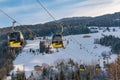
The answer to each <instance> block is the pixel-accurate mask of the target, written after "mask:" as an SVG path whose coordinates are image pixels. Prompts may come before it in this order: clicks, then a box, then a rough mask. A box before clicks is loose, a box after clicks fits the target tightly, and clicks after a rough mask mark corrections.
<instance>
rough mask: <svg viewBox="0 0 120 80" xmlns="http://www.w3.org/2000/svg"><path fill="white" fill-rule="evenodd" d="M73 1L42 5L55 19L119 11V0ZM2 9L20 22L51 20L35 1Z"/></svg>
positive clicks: (58, 1) (59, 0)
mask: <svg viewBox="0 0 120 80" xmlns="http://www.w3.org/2000/svg"><path fill="white" fill-rule="evenodd" d="M74 1H75V2H73V0H63V1H62V0H53V2H49V3H48V2H44V6H45V7H46V8H47V9H48V10H49V11H50V13H51V14H52V15H53V16H54V17H55V18H56V19H61V18H65V17H77V16H93V17H94V16H99V15H103V14H108V13H114V12H118V11H120V9H119V8H120V5H119V4H120V0H83V1H77V0H74ZM2 9H3V10H4V11H5V12H7V13H8V14H9V15H10V16H12V17H13V18H15V19H16V20H18V21H19V22H20V23H22V24H38V23H44V22H48V21H52V20H53V19H52V18H51V17H50V16H49V15H48V14H47V13H46V12H45V11H44V9H43V8H41V6H40V5H39V4H38V3H37V2H36V3H35V2H34V3H29V4H26V5H19V6H15V7H4V8H2ZM4 21H5V20H4Z"/></svg>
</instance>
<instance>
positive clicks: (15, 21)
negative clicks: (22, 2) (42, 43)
mask: <svg viewBox="0 0 120 80" xmlns="http://www.w3.org/2000/svg"><path fill="white" fill-rule="evenodd" d="M0 12H2V13H3V14H4V15H6V16H7V17H9V18H10V19H11V20H13V22H14V23H18V24H19V25H21V26H22V24H21V23H20V22H18V21H17V20H16V19H14V18H12V17H11V16H9V15H8V14H7V13H6V12H4V11H3V10H2V9H0ZM24 28H26V29H27V30H28V31H30V32H31V33H33V34H35V35H36V36H39V35H38V34H36V33H35V32H33V31H32V30H31V29H29V28H28V27H27V26H25V27H24ZM12 29H13V27H12Z"/></svg>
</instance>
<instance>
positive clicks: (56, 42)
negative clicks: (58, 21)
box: [52, 34, 63, 48]
mask: <svg viewBox="0 0 120 80" xmlns="http://www.w3.org/2000/svg"><path fill="white" fill-rule="evenodd" d="M52 46H53V48H62V47H63V36H62V34H54V35H53V37H52Z"/></svg>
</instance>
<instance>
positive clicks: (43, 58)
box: [12, 28, 120, 77]
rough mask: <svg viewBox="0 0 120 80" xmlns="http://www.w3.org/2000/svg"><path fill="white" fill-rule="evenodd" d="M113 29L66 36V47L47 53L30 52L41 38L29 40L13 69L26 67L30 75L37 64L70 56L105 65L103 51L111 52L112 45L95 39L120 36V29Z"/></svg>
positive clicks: (82, 61)
mask: <svg viewBox="0 0 120 80" xmlns="http://www.w3.org/2000/svg"><path fill="white" fill-rule="evenodd" d="M112 29H113V28H111V31H110V32H108V31H106V32H103V30H98V31H99V32H98V33H91V34H82V35H70V36H65V37H64V43H65V44H66V42H67V41H69V44H68V45H67V46H66V48H65V49H62V48H61V49H59V52H56V51H55V52H54V53H52V54H45V55H42V54H38V55H34V54H32V53H30V52H29V50H30V48H31V49H34V50H36V49H39V42H40V40H27V45H26V46H25V48H24V49H23V51H22V53H20V54H19V55H18V57H17V58H16V59H15V60H14V62H13V63H14V70H13V71H14V72H15V71H17V69H18V68H19V70H24V68H25V71H26V75H27V77H28V76H29V75H30V74H31V72H32V71H34V66H35V65H40V66H41V65H42V64H43V63H47V64H49V65H54V64H55V62H59V61H60V60H62V59H64V60H66V59H69V58H71V59H73V60H75V61H77V62H78V63H82V64H93V65H95V64H96V63H100V65H101V66H102V67H103V58H102V56H101V53H102V52H104V51H106V52H109V51H110V50H111V49H110V47H105V46H101V45H99V44H94V39H96V38H101V37H103V36H102V34H104V35H114V36H116V37H120V35H119V33H120V32H119V31H120V29H119V28H115V29H116V31H115V32H112ZM85 35H89V36H91V37H89V38H83V36H85ZM80 45H81V47H80ZM95 46H96V48H95ZM36 54H37V53H36ZM116 57H117V56H116V55H113V54H112V55H111V58H110V59H109V62H110V63H111V62H113V61H114V60H115V59H116ZM99 60H100V61H99ZM13 71H12V72H13Z"/></svg>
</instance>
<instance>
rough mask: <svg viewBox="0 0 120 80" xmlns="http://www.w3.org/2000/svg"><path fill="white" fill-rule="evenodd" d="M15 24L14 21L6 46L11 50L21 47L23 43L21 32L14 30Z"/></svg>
mask: <svg viewBox="0 0 120 80" xmlns="http://www.w3.org/2000/svg"><path fill="white" fill-rule="evenodd" d="M15 23H16V21H14V22H13V27H12V32H10V33H9V34H8V45H9V47H11V48H15V47H22V45H23V43H24V37H23V34H22V32H21V31H16V30H14V24H15Z"/></svg>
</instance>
